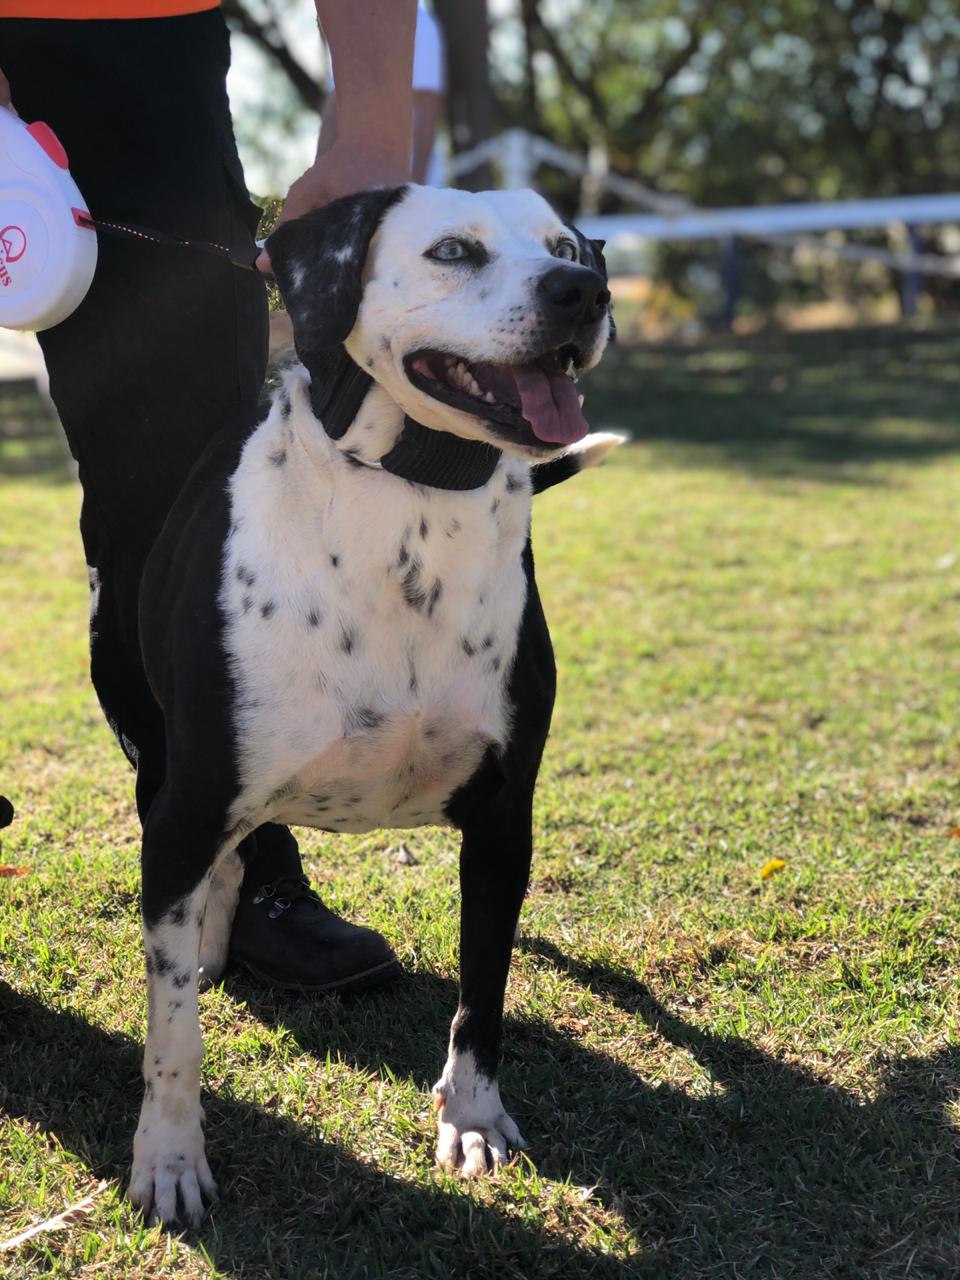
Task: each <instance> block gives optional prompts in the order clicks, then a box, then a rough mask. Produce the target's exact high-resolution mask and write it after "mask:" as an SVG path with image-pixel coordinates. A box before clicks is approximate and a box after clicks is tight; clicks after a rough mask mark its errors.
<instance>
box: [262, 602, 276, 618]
mask: <svg viewBox="0 0 960 1280" xmlns="http://www.w3.org/2000/svg"><path fill="white" fill-rule="evenodd" d="M276 609H277V606H276V605H275V604H274V602H273V601H272V600H268V601H267V602H266V603H265V604H262V605H261V606H260V617H261V618H272V617H273V615H274V613H275V612H276Z"/></svg>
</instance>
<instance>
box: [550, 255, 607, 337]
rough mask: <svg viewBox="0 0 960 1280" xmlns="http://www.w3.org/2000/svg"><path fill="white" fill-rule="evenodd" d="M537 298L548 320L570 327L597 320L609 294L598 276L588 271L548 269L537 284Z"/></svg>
mask: <svg viewBox="0 0 960 1280" xmlns="http://www.w3.org/2000/svg"><path fill="white" fill-rule="evenodd" d="M537 295H538V298H539V300H540V302H541V304H542V306H543V307H544V309H545V311H546V312H547V313H548V314H549V316H550V318H551V319H555V320H566V321H568V322H570V323H572V324H574V325H581V324H590V323H591V322H592V321H595V320H599V319H600V317H601V316H602V315H603V313H604V310H605V308H606V306H607V303H608V302H609V301H610V290H609V289H608V288H607V282H606V281H605V280H604V278H603V276H601V275H600V274H599V273H598V272H596V271H592V270H591V269H590V268H589V267H580V266H569V267H551V268H550V270H549V271H547V272H545V273H544V275H542V276H541V277H540V280H539V281H538V283H537Z"/></svg>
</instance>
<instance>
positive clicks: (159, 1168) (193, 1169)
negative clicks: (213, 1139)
mask: <svg viewBox="0 0 960 1280" xmlns="http://www.w3.org/2000/svg"><path fill="white" fill-rule="evenodd" d="M145 1121H146V1123H145ZM127 1196H128V1198H129V1200H130V1201H131V1202H132V1203H133V1204H135V1205H136V1206H137V1208H138V1209H140V1210H141V1212H142V1213H143V1216H144V1217H145V1218H146V1220H147V1222H148V1223H149V1224H150V1225H151V1226H152V1225H153V1224H154V1223H157V1222H163V1223H171V1222H176V1221H177V1220H178V1218H181V1217H182V1219H183V1221H184V1222H185V1223H187V1225H188V1226H191V1227H199V1225H200V1223H201V1222H202V1221H203V1219H204V1217H205V1216H206V1212H207V1210H206V1207H205V1205H204V1197H206V1199H207V1201H212V1200H215V1199H216V1198H217V1184H216V1183H215V1182H214V1180H213V1176H212V1174H211V1173H210V1166H209V1165H208V1164H207V1159H206V1156H205V1155H204V1144H203V1130H202V1129H201V1127H200V1120H199V1118H198V1120H197V1121H196V1123H188V1124H181V1125H176V1124H171V1123H169V1122H165V1121H163V1120H160V1119H158V1118H157V1117H156V1116H153V1117H143V1118H141V1122H140V1127H139V1129H138V1130H137V1136H136V1137H135V1138H134V1141H133V1172H132V1174H131V1177H130V1186H129V1187H128V1189H127Z"/></svg>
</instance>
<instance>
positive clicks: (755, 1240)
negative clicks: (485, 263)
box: [0, 330, 960, 1280]
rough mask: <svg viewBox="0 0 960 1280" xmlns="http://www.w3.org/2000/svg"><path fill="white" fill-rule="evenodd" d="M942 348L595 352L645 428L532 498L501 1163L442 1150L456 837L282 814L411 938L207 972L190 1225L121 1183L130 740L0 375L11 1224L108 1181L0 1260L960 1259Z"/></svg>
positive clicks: (127, 1272) (129, 1077)
mask: <svg viewBox="0 0 960 1280" xmlns="http://www.w3.org/2000/svg"><path fill="white" fill-rule="evenodd" d="M958 369H960V334H958V333H957V332H951V331H949V330H933V331H931V332H927V333H916V334H909V333H902V332H901V333H896V332H891V331H886V332H877V333H873V334H849V335H836V334H830V335H816V336H814V335H795V336H793V337H790V338H766V339H754V340H751V341H750V342H746V341H745V342H742V343H739V344H736V345H734V344H730V345H726V344H723V343H720V344H717V345H715V346H712V347H711V348H710V349H690V350H683V349H679V348H674V349H661V350H646V351H619V352H615V353H614V354H613V355H612V356H611V358H610V361H609V363H608V365H607V367H606V369H605V371H604V372H603V374H602V375H601V374H598V375H596V376H595V377H594V379H592V382H589V383H587V384H586V388H587V393H588V394H587V409H588V412H589V411H590V410H591V408H592V409H593V413H592V414H591V415H590V416H591V419H592V421H593V422H594V424H595V425H596V426H601V425H602V426H618V425H619V426H628V427H631V428H632V429H633V430H634V431H635V432H636V434H637V437H638V438H637V441H636V442H635V443H633V444H632V445H630V446H629V447H628V448H625V449H621V450H619V451H618V453H617V454H615V455H614V456H613V457H612V458H611V460H610V461H609V463H608V464H607V465H606V466H605V467H604V468H603V469H602V470H600V471H597V472H593V473H590V474H587V475H584V476H582V477H579V478H578V479H577V480H576V481H573V482H571V483H569V484H567V485H565V486H563V488H562V489H559V490H556V491H554V492H553V493H551V494H549V495H546V496H544V497H543V498H541V499H538V501H537V507H536V549H537V556H538V572H539V577H540V583H541V590H542V594H543V596H544V600H545V603H546V608H547V612H548V616H549V618H550V620H551V624H552V629H553V633H554V639H555V644H556V649H557V655H558V660H559V666H560V692H559V701H558V707H557V713H556V718H555V722H554V732H553V736H552V740H551V743H550V746H549V748H548V752H547V757H546V761H545V765H544V770H543V774H542V782H541V786H540V789H539V792H538V800H537V806H536V829H537V853H536V858H535V866H534V871H533V882H532V885H531V890H530V894H529V898H528V901H527V904H526V906H525V909H524V914H523V918H522V922H521V932H522V939H521V943H520V946H519V948H518V950H517V952H516V955H515V960H514V964H513V969H512V973H511V981H510V987H509V992H508V997H507V1034H506V1055H505V1062H504V1067H503V1072H502V1089H503V1094H504V1098H505V1100H506V1101H507V1105H508V1107H509V1108H510V1110H511V1111H512V1113H513V1115H514V1116H515V1117H516V1119H517V1121H518V1123H519V1124H520V1127H521V1130H522V1131H523V1133H524V1135H525V1136H526V1138H527V1140H528V1142H529V1147H530V1160H529V1161H528V1160H523V1161H520V1162H518V1163H517V1164H515V1165H514V1166H513V1167H511V1168H510V1169H508V1170H507V1172H506V1173H505V1175H504V1176H503V1177H502V1178H501V1179H500V1180H499V1181H498V1182H490V1183H489V1184H487V1185H484V1186H481V1187H476V1188H465V1187H463V1186H461V1185H459V1184H458V1183H457V1182H456V1181H455V1180H453V1179H450V1178H448V1177H446V1176H444V1175H441V1174H439V1173H438V1172H436V1171H435V1170H434V1169H433V1166H432V1162H431V1152H432V1144H433V1117H432V1110H431V1107H430V1101H429V1097H428V1093H427V1090H428V1088H429V1085H430V1084H431V1083H432V1081H433V1079H434V1078H435V1077H436V1075H437V1073H438V1071H439V1069H440V1066H441V1063H442V1059H443V1053H444V1045H445V1037H446V1029H447V1024H448V1020H449V1017H450V1015H451V1013H452V1011H453V1008H454V1006H455V1003H456V971H457V966H456V953H457V937H456V928H455V920H456V909H455V908H456V901H457V891H456V842H455V839H454V837H453V835H452V834H450V833H444V832H436V831H430V832H426V833H423V834H421V835H418V836H415V837H413V838H411V839H409V840H408V843H409V844H410V845H411V847H412V848H413V849H414V850H415V852H416V855H417V857H418V859H419V863H418V865H416V866H405V865H402V864H400V863H398V862H396V861H395V859H394V858H393V853H394V851H395V850H396V848H397V845H398V841H399V837H398V836H397V835H396V834H391V833H381V834H376V835H374V836H371V837H368V838H363V839H349V840H347V839H341V840H333V839H330V838H322V837H320V836H318V835H316V834H312V833H311V834H305V836H304V848H305V853H306V857H307V861H308V865H309V869H310V872H311V874H312V875H313V876H314V878H315V879H316V880H317V881H318V882H319V883H320V885H321V887H322V890H323V893H324V895H325V896H326V898H327V900H328V901H329V902H330V903H331V905H333V906H335V907H339V908H342V909H344V910H346V911H347V912H348V913H349V914H350V916H351V918H354V919H358V920H363V921H367V922H369V923H371V924H373V925H375V926H376V927H378V928H380V929H381V930H383V932H384V933H386V934H387V936H388V937H389V938H390V939H391V940H392V941H393V942H394V944H395V945H396V947H397V949H398V951H399V953H400V955H401V957H402V960H403V962H404V965H405V967H406V971H407V977H406V979H405V981H404V982H403V984H402V985H401V986H400V987H399V988H398V989H397V990H396V991H395V992H394V993H392V994H390V995H382V996H379V997H375V998H369V999H366V1000H357V1001H354V1002H351V1003H346V1002H343V1003H341V1002H339V1001H337V1000H335V999H332V998H330V999H321V1000H311V1001H306V1000H298V999H293V998H286V997H283V998H281V997H276V996H272V995H269V994H267V993H265V992H263V991H262V990H259V989H258V988H256V987H255V986H253V985H251V984H248V983H246V982H243V981H241V980H239V979H237V978H230V979H228V981H227V982H225V984H224V985H223V986H222V987H221V988H218V989H215V990H213V991H211V992H209V993H208V994H206V995H205V996H203V997H202V1001H201V1004H202V1020H203V1026H204V1031H205V1036H206V1045H207V1058H206V1063H205V1069H204V1106H205V1108H206V1113H207V1118H208V1129H209V1133H210V1159H211V1164H212V1165H213V1168H214V1172H215V1174H216V1175H217V1176H218V1178H219V1180H220V1183H221V1188H222V1192H223V1199H222V1201H221V1203H220V1204H218V1205H217V1207H216V1208H215V1210H214V1212H213V1213H212V1215H211V1216H210V1218H209V1220H208V1221H207V1223H206V1224H205V1226H204V1228H203V1229H202V1231H201V1232H200V1233H199V1234H197V1235H185V1236H178V1235H177V1234H165V1233H163V1232H161V1231H159V1230H157V1229H153V1230H146V1229H145V1228H144V1227H143V1226H142V1225H141V1224H140V1222H139V1221H138V1219H137V1217H136V1215H135V1214H134V1213H133V1212H132V1211H131V1210H130V1209H129V1208H127V1206H126V1205H125V1204H124V1202H123V1201H122V1199H121V1197H120V1195H119V1188H120V1187H121V1186H122V1183H123V1180H124V1178H125V1175H126V1171H127V1160H128V1152H129V1145H130V1141H131V1137H132V1133H133V1129H134V1126H135V1122H136V1113H137V1107H138V1103H139V1085H138V1074H139V1048H140V1039H141V1035H142V1033H143V1021H144V1019H143V1010H142V997H143V984H142V979H141V976H140V958H139V923H138V915H137V827H136V821H135V817H134V813H133V809H132V803H131V778H130V776H129V774H128V773H127V772H126V770H125V767H124V766H123V765H122V763H121V760H120V757H119V753H118V752H117V750H115V749H114V747H113V744H112V742H111V741H110V740H109V738H108V734H107V732H106V730H105V728H104V727H103V725H102V723H101V719H100V714H99V711H98V708H97V706H96V703H95V700H94V698H93V695H92V694H91V692H90V690H89V688H88V686H87V683H86V679H85V634H84V616H85V611H86V599H85V596H86V587H85V579H84V572H83V565H82V558H81V555H80V552H79V546H78V540H77V537H76V535H75V532H74V526H75V523H76V516H77V509H78V493H77V490H76V487H75V486H74V484H73V483H72V482H71V481H70V480H69V476H68V473H67V472H66V470H65V469H64V467H63V463H62V458H61V456H60V455H58V454H57V453H56V450H55V449H54V448H53V446H51V445H50V444H49V443H47V442H46V439H45V437H44V436H43V435H42V434H41V435H39V436H38V435H37V431H39V430H40V428H39V427H38V426H37V424H36V423H34V424H33V425H31V423H30V422H29V421H27V420H26V418H24V414H23V413H21V414H20V416H19V417H18V416H17V414H13V415H12V418H11V419H10V421H13V423H14V426H16V431H15V432H14V433H13V439H9V440H6V441H4V442H2V443H0V512H2V515H0V591H2V594H0V599H2V616H3V626H2V628H0V707H2V712H0V761H2V770H0V791H4V792H6V793H7V794H9V795H10V796H11V798H12V799H13V800H14V801H15V803H16V804H17V806H18V810H19V812H18V817H17V820H16V823H15V825H14V826H13V827H12V828H11V829H10V830H9V831H8V832H5V833H4V840H3V861H4V862H8V863H14V864H23V865H26V866H28V867H29V869H30V870H29V874H28V875H26V876H24V877H23V878H21V879H4V880H0V903H2V906H0V972H2V982H0V1112H2V1123H0V1239H2V1238H5V1237H7V1236H10V1235H13V1234H14V1233H15V1232H16V1231H18V1230H19V1229H21V1228H22V1227H24V1226H25V1225H27V1224H29V1223H31V1222H34V1221H37V1220H40V1219H42V1218H44V1217H45V1216H49V1215H52V1214H54V1213H56V1212H59V1211H60V1210H61V1209H62V1208H64V1207H65V1206H66V1205H68V1204H70V1203H71V1202H72V1201H75V1200H78V1199H80V1198H81V1197H82V1196H84V1195H86V1194H87V1193H88V1192H89V1191H91V1190H92V1189H93V1187H94V1186H95V1184H96V1181H97V1179H99V1178H105V1179H109V1180H110V1182H111V1190H110V1191H108V1192H107V1193H106V1194H105V1195H104V1196H103V1197H102V1198H101V1199H100V1200H99V1201H98V1202H97V1205H96V1207H95V1209H94V1211H93V1212H92V1214H91V1215H90V1216H89V1217H87V1218H86V1220H84V1221H82V1222H80V1223H78V1224H75V1225H74V1226H72V1227H70V1228H69V1229H67V1230H64V1231H61V1232H59V1233H57V1234H52V1235H49V1236H47V1237H40V1238H39V1240H38V1241H37V1242H36V1243H35V1244H33V1245H31V1246H28V1247H26V1248H24V1249H22V1250H20V1251H19V1252H18V1253H8V1254H0V1274H2V1275H4V1276H11V1277H20V1276H28V1275H30V1276H32V1275H39V1274H49V1275H53V1276H67V1275H69V1276H82V1277H101V1276H107V1277H114V1276H122V1277H138V1276H175V1277H196V1276H207V1275H222V1276H228V1277H243V1278H244V1280H246V1278H260V1277H264V1278H267V1277H270V1278H283V1280H286V1278H287V1277H304V1278H306V1277H325V1276H330V1277H337V1278H338V1280H339V1278H341V1277H343V1278H345V1280H346V1278H350V1277H371V1278H375V1277H381V1276H389V1277H396V1278H398V1280H399V1278H401V1277H403V1278H406V1277H410V1278H411V1280H412V1278H414V1277H416V1278H417V1280H419V1278H420V1277H438V1278H441V1277H442V1278H443V1280H448V1278H449V1277H467V1276H469V1277H471V1280H473V1278H475V1277H491V1280H492V1278H494V1277H496V1278H497V1280H501V1278H512V1277H516V1278H517V1280H520V1278H521V1277H522V1278H523V1280H546V1278H547V1277H556V1278H557V1280H577V1278H579V1277H587V1276H590V1277H598V1278H603V1277H608V1276H609V1277H613V1276H619V1275H631V1276H642V1277H647V1276H649V1277H655V1276H663V1277H670V1278H676V1280H694V1278H700V1277H704V1278H706V1277H717V1278H721V1277H722V1278H723V1280H727V1278H730V1280H734V1278H743V1277H753V1276H757V1277H761V1276H762V1277H810V1278H811V1280H814V1278H817V1280H820V1278H822V1277H831V1278H836V1280H847V1278H848V1277H849V1278H858V1277H862V1278H863V1280H894V1278H897V1280H899V1278H900V1277H904V1276H910V1277H911V1278H916V1280H927V1278H931V1277H944V1278H946V1277H955V1276H956V1275H957V1274H958V1272H960V1159H958V1157H960V1141H958V1138H960V1132H958V1125H960V1049H958V1047H957V1044H956V1039H955V1033H956V1030H957V1028H958V1025H960V1000H958V984H957V973H958V964H960V927H958V926H960V902H958V893H957V872H958V869H960V868H958V864H960V839H957V838H955V837H952V836H951V835H950V834H949V833H950V831H951V829H952V828H954V827H956V826H957V825H958V824H960V793H958V766H960V743H958V734H957V728H958V725H960V625H958V621H960V529H958V521H957V516H958V511H960V374H958ZM24 413H25V411H24ZM27 416H29V415H27ZM18 423H19V426H17V424H18ZM8 434H11V432H10V431H9V430H8ZM774 857H776V858H782V859H783V860H784V861H785V863H786V866H785V868H784V869H783V870H782V871H781V872H780V873H779V874H777V875H774V876H773V877H771V878H770V879H768V880H766V881H762V880H761V878H760V869H761V867H762V866H763V865H764V864H765V863H766V862H767V861H768V859H771V858H774Z"/></svg>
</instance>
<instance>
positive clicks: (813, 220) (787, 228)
mask: <svg viewBox="0 0 960 1280" xmlns="http://www.w3.org/2000/svg"><path fill="white" fill-rule="evenodd" d="M486 162H494V163H496V164H497V165H498V167H499V169H500V174H501V179H502V184H503V186H504V187H508V188H509V187H528V186H533V185H534V178H535V175H536V171H537V169H538V167H539V166H540V165H541V164H548V165H551V166H553V167H554V168H556V169H560V170H561V171H563V172H564V173H569V174H571V175H572V176H574V177H578V178H579V179H580V180H581V209H582V212H581V216H580V217H579V218H578V220H577V224H578V226H579V227H580V229H581V230H582V231H583V232H584V234H585V235H589V236H593V237H595V238H597V239H605V240H607V241H616V240H618V239H623V238H625V237H636V238H637V239H643V240H728V239H730V238H734V237H743V238H745V239H750V240H758V241H761V242H762V243H764V244H770V245H773V246H775V247H783V248H791V249H794V248H801V249H803V250H805V251H807V252H809V253H811V254H814V255H818V256H822V257H828V258H846V259H849V260H850V261H858V262H867V261H869V262H879V263H882V264H883V265H884V266H887V267H890V268H891V269H893V270H895V271H900V272H903V273H905V274H909V273H913V274H922V275H940V276H946V277H951V278H954V279H960V255H957V254H953V255H944V254H932V253H918V252H916V251H913V250H910V251H906V252H902V253H900V252H895V251H892V250H889V249H882V248H878V247H872V246H867V245H853V244H842V245H841V244H830V243H829V242H827V241H826V240H822V239H817V238H814V237H813V236H811V235H809V234H806V235H805V234H802V233H811V232H821V233H822V232H826V231H839V230H853V229H856V228H865V227H882V226H890V225H892V224H901V225H903V226H907V227H918V226H923V225H927V224H932V223H947V222H960V193H955V194H948V195H925V196H894V197H884V198H878V199H873V200H836V201H823V202H816V203H814V202H810V203H797V204H786V205H756V206H751V207H744V208H736V209H699V208H697V207H696V206H695V205H693V204H692V203H691V202H690V201H688V200H685V199H683V198H682V197H677V196H665V195H663V194H661V193H660V192H658V191H653V190H652V189H651V188H650V187H648V186H645V185H644V184H643V183H642V182H638V181H637V180H636V179H634V178H627V177H625V176H623V175H622V174H617V173H611V172H610V171H609V170H608V168H607V166H606V155H605V152H604V151H603V149H602V148H594V149H592V150H591V152H590V153H589V155H588V156H587V157H586V158H584V157H583V156H579V155H576V154H574V153H572V152H570V151H566V150H564V148H562V147H559V146H557V145H556V144H555V143H553V142H549V141H548V140H547V139H546V138H540V137H537V136H536V135H535V134H531V133H528V132H527V131H526V130H524V129H508V130H506V132H504V133H502V134H500V135H499V137H496V138H489V139H487V140H486V141H485V142H481V143H480V144H479V145H478V146H477V147H474V148H472V149H471V150H470V151H467V152H462V153H461V154H460V155H457V156H454V157H453V159H452V160H451V161H450V163H449V165H448V173H449V176H450V177H458V176H459V175H461V174H463V173H469V172H470V170H471V169H474V168H476V167H477V165H479V164H482V163H486ZM603 191H609V192H611V193H612V194H614V195H617V196H620V197H621V198H622V199H624V200H627V201H629V202H630V203H631V204H635V205H637V206H638V207H639V208H640V209H642V210H647V211H649V212H645V213H618V214H603V215H597V214H596V213H595V212H593V211H594V210H595V209H596V207H597V197H598V196H599V194H600V193H601V192H603Z"/></svg>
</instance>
